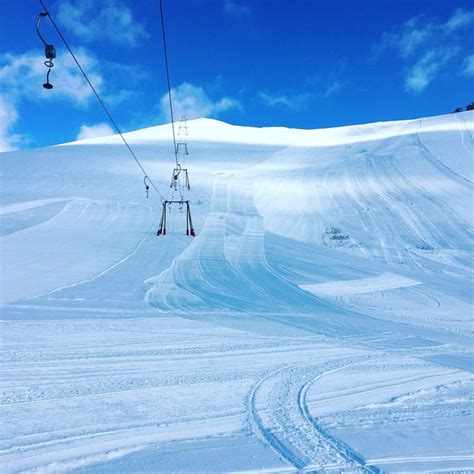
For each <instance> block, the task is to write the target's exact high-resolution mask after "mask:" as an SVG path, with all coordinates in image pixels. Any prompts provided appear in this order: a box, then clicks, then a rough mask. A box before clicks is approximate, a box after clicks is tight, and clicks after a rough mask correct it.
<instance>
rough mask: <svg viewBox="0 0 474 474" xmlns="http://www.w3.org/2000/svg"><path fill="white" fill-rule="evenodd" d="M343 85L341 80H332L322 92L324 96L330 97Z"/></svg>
mask: <svg viewBox="0 0 474 474" xmlns="http://www.w3.org/2000/svg"><path fill="white" fill-rule="evenodd" d="M343 87H344V83H343V82H341V81H337V80H335V81H332V82H331V83H330V84H329V85H328V86H327V88H326V90H325V91H324V92H323V93H322V96H323V97H324V98H328V97H331V96H332V95H334V94H336V93H337V92H339V91H340V90H341V89H342V88H343Z"/></svg>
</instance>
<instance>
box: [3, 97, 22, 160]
mask: <svg viewBox="0 0 474 474" xmlns="http://www.w3.org/2000/svg"><path fill="white" fill-rule="evenodd" d="M17 120H18V112H17V110H16V106H15V103H14V102H13V100H12V99H11V98H7V97H6V96H5V95H2V94H0V152H3V151H11V150H15V149H16V148H17V146H18V145H19V144H20V142H21V141H22V137H21V136H20V135H18V134H15V133H13V131H12V129H13V126H14V125H15V122H16V121H17Z"/></svg>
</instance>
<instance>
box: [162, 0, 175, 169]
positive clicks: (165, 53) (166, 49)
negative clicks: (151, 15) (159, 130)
mask: <svg viewBox="0 0 474 474" xmlns="http://www.w3.org/2000/svg"><path fill="white" fill-rule="evenodd" d="M160 18H161V33H162V36H163V53H164V56H165V68H166V80H167V84H168V100H169V105H170V115H171V129H172V131H173V146H174V159H175V161H176V166H178V164H179V163H178V147H177V146H176V132H175V129H174V114H173V101H172V99H171V81H170V69H169V66H168V48H167V46H166V33H165V18H164V14H163V0H160Z"/></svg>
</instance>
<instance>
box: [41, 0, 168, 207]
mask: <svg viewBox="0 0 474 474" xmlns="http://www.w3.org/2000/svg"><path fill="white" fill-rule="evenodd" d="M39 2H40V3H41V6H42V7H43V8H44V11H45V13H46V14H47V16H48V17H49V19H50V21H51V24H52V25H53V27H54V29H55V30H56V31H57V33H58V35H59V36H60V38H61V40H62V41H63V43H64V45H65V46H66V48H67V50H68V51H69V54H70V55H71V56H72V58H73V59H74V62H75V63H76V65H77V67H78V68H79V70H80V71H81V73H82V75H83V76H84V79H85V80H86V82H87V83H88V84H89V87H90V88H91V90H92V92H93V93H94V95H95V97H96V98H97V100H98V101H99V104H100V105H101V106H102V108H103V109H104V112H105V114H106V115H107V117H108V118H109V120H110V123H111V124H112V125H113V126H114V128H115V130H116V131H117V133H118V134H119V135H120V138H121V139H122V141H123V143H124V144H125V146H126V147H127V149H128V151H129V152H130V154H131V155H132V157H133V159H134V160H135V161H136V163H137V165H138V166H139V168H140V169H141V171H142V172H143V174H144V175H145V178H146V179H148V182H149V183H150V184H151V186H152V187H153V189H154V190H155V191H156V192H157V194H158V195H159V196H160V199H161V201H163V200H164V196H163V195H162V194H161V193H160V191H159V189H158V188H157V187H156V185H155V183H154V182H153V181H152V179H151V178H150V176H149V175H148V173H147V172H146V170H145V168H144V167H143V165H142V164H141V163H140V160H139V159H138V158H137V156H136V155H135V153H134V151H133V150H132V148H131V147H130V145H129V144H128V142H127V140H126V139H125V137H124V136H123V133H122V131H121V130H120V128H119V126H118V125H117V122H116V121H115V120H114V119H113V117H112V115H111V114H110V112H109V110H108V109H107V107H106V105H105V104H104V102H103V101H102V99H101V98H100V96H99V94H98V92H97V91H96V89H95V87H94V86H93V85H92V83H91V81H90V80H89V77H88V76H87V74H86V72H85V71H84V69H83V68H82V66H81V64H80V63H79V61H78V59H77V58H76V56H75V54H74V53H73V51H72V49H71V48H70V46H69V44H68V42H67V41H66V38H64V36H63V34H62V33H61V30H60V29H59V27H58V26H57V25H56V22H55V21H54V20H53V18H52V16H51V14H50V13H49V10H48V9H47V7H46V5H45V4H44V2H43V0H39Z"/></svg>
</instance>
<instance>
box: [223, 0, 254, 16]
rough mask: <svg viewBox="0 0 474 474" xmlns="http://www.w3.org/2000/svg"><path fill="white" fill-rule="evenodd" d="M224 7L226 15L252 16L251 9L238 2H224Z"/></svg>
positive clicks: (228, 0)
mask: <svg viewBox="0 0 474 474" xmlns="http://www.w3.org/2000/svg"><path fill="white" fill-rule="evenodd" d="M222 7H223V10H224V13H225V14H226V15H231V16H247V15H249V14H250V7H249V6H248V5H246V4H244V3H242V2H239V1H238V0H224V1H223V6H222Z"/></svg>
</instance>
